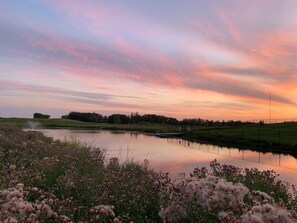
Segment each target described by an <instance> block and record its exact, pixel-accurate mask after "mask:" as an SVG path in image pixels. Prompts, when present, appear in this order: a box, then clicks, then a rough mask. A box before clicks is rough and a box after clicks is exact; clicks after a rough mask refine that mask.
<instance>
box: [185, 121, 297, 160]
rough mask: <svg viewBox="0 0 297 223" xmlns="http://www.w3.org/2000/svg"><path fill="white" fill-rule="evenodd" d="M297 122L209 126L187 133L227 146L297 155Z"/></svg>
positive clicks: (193, 138) (191, 136)
mask: <svg viewBox="0 0 297 223" xmlns="http://www.w3.org/2000/svg"><path fill="white" fill-rule="evenodd" d="M296 135H297V123H296V122H291V123H279V124H271V125H262V126H245V127H233V128H207V129H200V130H194V131H192V132H189V133H186V134H185V135H184V136H183V137H184V138H185V139H187V140H191V141H204V142H206V143H213V144H218V145H221V146H227V147H237V148H242V149H252V150H257V151H262V152H275V153H284V154H291V155H294V156H295V157H296V156H297V137H296Z"/></svg>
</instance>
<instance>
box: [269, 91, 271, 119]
mask: <svg viewBox="0 0 297 223" xmlns="http://www.w3.org/2000/svg"><path fill="white" fill-rule="evenodd" d="M269 121H270V124H271V92H269Z"/></svg>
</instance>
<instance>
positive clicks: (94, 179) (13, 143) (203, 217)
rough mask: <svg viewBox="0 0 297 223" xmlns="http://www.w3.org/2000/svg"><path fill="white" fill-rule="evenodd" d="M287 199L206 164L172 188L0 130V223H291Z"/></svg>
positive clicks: (146, 173) (240, 173) (92, 156)
mask: <svg viewBox="0 0 297 223" xmlns="http://www.w3.org/2000/svg"><path fill="white" fill-rule="evenodd" d="M288 191H289V187H288V185H287V184H284V183H283V182H281V181H279V180H277V175H276V174H275V173H273V172H271V171H258V170H256V169H251V170H248V169H244V170H243V169H239V168H236V167H233V166H224V165H223V166H222V165H220V164H218V163H217V162H215V161H214V162H212V163H211V168H210V170H207V169H206V168H202V169H198V168H196V169H195V170H194V171H193V172H192V173H191V175H190V176H186V175H181V177H180V179H178V180H175V181H173V180H172V179H171V178H170V176H169V175H168V174H166V173H157V172H155V171H153V170H152V169H150V168H149V166H148V162H144V163H142V164H139V163H135V162H131V161H128V162H125V163H120V162H119V160H118V159H117V158H112V159H110V160H108V161H106V159H105V156H104V153H103V152H102V151H101V150H100V149H98V148H90V147H88V146H87V145H85V144H81V143H80V142H79V141H78V140H77V139H75V140H74V141H72V142H69V141H68V142H67V141H66V142H65V141H63V142H62V141H54V140H53V139H51V138H48V137H45V136H44V135H42V134H41V133H38V132H22V131H20V130H18V129H13V128H1V129H0V222H7V223H8V222H115V223H116V222H257V221H256V220H257V219H258V220H259V219H260V220H261V221H260V222H296V221H297V220H296V212H295V211H296V210H297V207H296V204H297V202H296V200H295V198H294V194H290V193H289V192H288ZM272 218H273V219H272ZM255 219H256V220H255ZM271 219H272V220H271ZM258 222H259V221H258Z"/></svg>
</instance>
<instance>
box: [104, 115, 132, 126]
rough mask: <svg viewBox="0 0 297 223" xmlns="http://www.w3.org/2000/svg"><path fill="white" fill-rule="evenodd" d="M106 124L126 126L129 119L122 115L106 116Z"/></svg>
mask: <svg viewBox="0 0 297 223" xmlns="http://www.w3.org/2000/svg"><path fill="white" fill-rule="evenodd" d="M107 122H108V123H114V124H128V123H130V117H129V116H127V115H123V114H112V115H110V116H108V118H107Z"/></svg>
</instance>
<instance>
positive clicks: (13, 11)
mask: <svg viewBox="0 0 297 223" xmlns="http://www.w3.org/2000/svg"><path fill="white" fill-rule="evenodd" d="M0 6H1V7H0V12H1V13H0V33H1V34H0V49H1V50H0V71H1V72H0V93H1V95H0V104H1V106H0V116H2V117H12V116H16V117H32V114H33V113H34V112H45V113H48V114H50V115H51V116H53V117H59V116H61V115H63V114H67V113H68V112H70V111H88V112H97V113H101V114H105V115H107V114H111V113H124V114H129V113H131V112H136V111H137V112H139V113H140V114H146V113H156V114H160V115H167V116H171V117H176V118H178V119H182V118H205V119H214V120H229V119H233V120H238V119H240V120H254V119H269V94H270V93H271V94H272V119H294V118H297V106H296V104H297V91H296V89H297V74H296V70H297V57H296V55H297V29H296V28H297V16H296V11H297V2H296V1H292V0H288V1H285V2H282V1H268V0H263V1H261V2H258V1H255V0H252V1H249V2H243V1H240V2H239V1H236V0H224V1H207V2H206V1H202V0H200V1H185V2H183V3H181V2H180V1H169V0H162V1H158V2H151V1H140V2H137V1H130V0H123V1H120V2H118V1H113V0H111V1H100V0H98V1H95V0H94V1H92V0H86V1H83V2H82V1H78V0H65V1H57V0H41V1H37V0H28V1H24V2H20V1H16V0H11V1H2V2H0Z"/></svg>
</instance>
